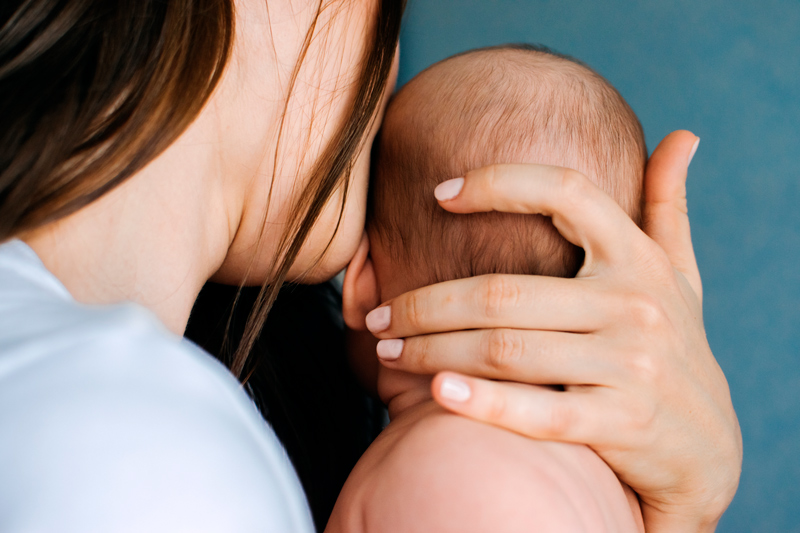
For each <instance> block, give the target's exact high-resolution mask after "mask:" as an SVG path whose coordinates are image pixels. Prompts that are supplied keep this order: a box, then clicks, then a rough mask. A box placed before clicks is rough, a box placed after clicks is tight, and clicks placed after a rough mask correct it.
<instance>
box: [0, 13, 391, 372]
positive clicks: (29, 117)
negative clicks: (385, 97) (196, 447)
mask: <svg viewBox="0 0 800 533" xmlns="http://www.w3.org/2000/svg"><path fill="white" fill-rule="evenodd" d="M265 1H266V0H265ZM341 1H345V0H341ZM404 5H405V0H381V1H380V3H379V7H378V11H377V15H376V17H377V25H376V29H375V31H374V32H373V40H372V43H370V44H371V45H370V46H368V47H367V52H366V56H365V58H364V60H363V66H362V71H361V75H360V80H359V84H358V91H357V95H356V98H355V100H354V101H353V103H352V105H351V108H350V112H349V114H348V117H347V120H346V122H345V124H344V126H343V127H342V128H341V129H340V130H339V132H338V133H337V135H336V136H335V137H334V139H333V140H332V141H331V142H330V144H329V145H328V146H327V147H326V149H325V150H324V152H323V154H322V156H321V157H320V158H319V160H318V161H317V163H316V165H315V168H314V171H313V173H312V178H311V180H310V181H309V183H308V185H307V186H306V187H305V189H304V191H303V194H302V195H301V200H300V202H299V203H298V205H296V206H295V207H294V209H293V212H292V215H291V218H290V224H289V229H288V230H287V231H286V232H285V233H284V235H283V236H282V239H281V245H280V248H279V253H278V254H277V256H276V257H275V259H274V261H273V265H271V266H272V270H271V271H272V272H274V273H275V275H274V277H273V280H272V281H271V283H269V284H265V285H264V286H263V287H262V290H261V293H260V294H259V297H258V299H257V301H256V304H255V306H254V308H253V310H252V312H251V315H250V319H249V320H248V324H247V328H246V331H245V334H244V336H243V338H242V340H241V342H240V344H239V346H238V348H237V350H236V352H235V354H234V355H233V357H231V358H230V359H229V360H228V363H229V365H230V366H231V370H232V371H233V373H234V374H235V375H237V376H238V375H240V374H241V372H242V370H243V369H244V367H245V363H246V361H247V356H248V353H249V352H250V349H251V348H252V345H253V342H254V341H255V338H256V337H257V336H258V333H259V331H260V329H261V325H262V324H263V322H264V320H265V319H266V316H267V314H268V312H269V309H270V307H271V305H272V303H273V302H274V300H275V297H276V295H277V293H278V290H279V289H280V287H281V285H282V284H283V282H284V280H285V279H286V275H287V273H288V271H289V268H290V267H291V265H292V263H293V262H294V260H295V259H296V257H297V254H298V252H299V250H300V248H301V247H302V245H303V243H304V242H305V240H306V238H307V236H308V234H309V231H310V230H311V227H312V226H313V225H314V222H315V221H316V220H317V218H318V217H319V215H320V213H321V211H322V209H323V207H324V206H325V204H326V203H327V201H328V200H329V199H330V198H331V196H332V195H333V194H334V193H335V192H336V191H337V190H339V189H340V188H342V187H343V188H344V190H345V194H344V195H343V198H345V197H346V189H347V186H348V183H349V179H348V178H349V171H350V166H351V164H352V161H353V160H354V157H355V156H356V154H357V153H358V150H359V148H360V147H361V144H362V143H363V141H364V137H365V133H366V131H367V129H368V127H369V126H370V124H371V121H372V120H373V119H374V116H375V111H376V109H377V107H378V104H379V102H380V99H381V95H382V93H383V88H384V87H385V84H386V80H387V79H388V76H389V72H390V69H391V63H392V59H393V56H394V53H395V48H396V45H397V41H398V38H399V32H400V20H401V18H402V13H403V8H404ZM322 7H323V6H322V0H321V1H320V4H319V6H318V10H317V11H318V14H319V12H320V11H321V10H322ZM314 31H315V24H314V23H312V25H311V27H310V28H309V30H308V34H307V36H306V43H305V48H304V50H303V53H302V54H301V56H300V59H299V60H298V65H297V66H296V67H295V75H296V74H297V72H298V70H299V67H300V64H299V63H300V62H301V61H302V60H303V57H304V55H305V51H306V50H307V49H308V45H309V43H310V40H311V38H312V36H313V34H314ZM233 37H234V7H233V3H232V1H231V0H170V1H164V0H115V1H113V2H108V1H106V0H16V1H14V0H5V1H4V2H3V3H2V6H0V242H2V241H4V240H7V239H9V238H11V237H14V236H16V235H19V234H21V233H23V232H26V231H30V230H32V229H35V228H37V227H39V226H41V225H43V224H46V223H48V222H51V221H54V220H57V219H59V218H61V217H64V216H66V215H68V214H70V213H73V212H75V211H76V210H78V209H80V208H81V207H83V206H85V205H87V204H89V203H91V202H92V201H94V200H95V199H97V198H99V197H100V196H102V195H103V194H105V193H106V192H108V191H109V190H111V189H113V188H114V187H116V186H117V185H119V184H120V183H122V182H123V181H125V180H126V179H127V178H129V177H130V176H132V175H133V174H135V173H136V172H137V171H138V170H140V169H141V168H142V167H144V166H145V165H146V164H147V163H148V162H150V161H151V160H152V159H153V158H155V157H156V156H157V155H158V154H160V153H161V152H162V151H163V150H164V149H166V148H167V147H168V146H169V145H170V144H171V143H172V142H173V141H175V139H177V138H178V136H179V135H180V134H181V133H182V132H183V131H184V130H185V129H186V127H187V126H188V125H189V124H190V123H191V122H192V121H193V120H194V119H195V118H196V116H197V115H198V114H199V112H200V110H201V109H202V107H203V105H204V104H205V102H206V101H207V100H208V98H209V96H210V95H211V93H212V92H213V90H214V88H215V87H216V84H217V82H218V81H219V79H220V77H221V75H222V71H223V69H224V67H225V64H226V61H227V59H228V56H229V54H230V50H231V46H232V42H233ZM342 201H343V202H344V200H342Z"/></svg>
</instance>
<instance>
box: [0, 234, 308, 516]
mask: <svg viewBox="0 0 800 533" xmlns="http://www.w3.org/2000/svg"><path fill="white" fill-rule="evenodd" d="M4 246H5V245H4ZM21 252H23V255H24V250H21ZM8 255H10V254H5V255H4V254H3V250H2V247H0V435H3V438H0V516H3V517H4V518H3V521H4V524H15V526H14V527H12V528H11V529H9V530H10V531H34V530H35V531H40V530H41V531H49V530H54V531H55V530H58V531H78V530H80V531H94V530H97V531H100V530H103V531H123V530H124V531H128V530H130V531H134V530H136V531H185V530H191V531H272V530H275V531H311V522H310V516H309V514H308V510H307V507H306V504H305V500H304V497H303V494H302V489H301V488H300V485H299V483H298V481H297V478H296V476H295V475H294V472H293V470H292V467H291V464H290V463H289V461H288V458H287V457H286V454H285V452H284V451H283V449H282V447H281V446H280V444H279V443H278V441H277V439H276V438H275V436H274V434H273V433H272V431H271V430H270V429H269V427H268V426H267V425H266V424H265V423H264V421H263V419H262V418H261V416H260V415H259V413H258V412H257V411H256V409H255V407H254V406H253V404H252V402H250V401H249V399H248V398H247V396H246V395H245V394H244V392H243V391H242V389H241V387H240V386H239V384H238V383H237V382H236V380H235V379H234V378H233V377H232V376H231V375H230V374H229V373H228V372H227V370H226V369H225V368H224V367H222V365H220V364H219V363H218V362H217V361H216V360H215V359H213V358H212V357H210V356H209V355H207V354H205V353H204V352H202V350H200V349H199V348H197V347H196V346H194V345H192V344H191V343H189V342H187V341H183V340H181V339H180V338H179V337H177V336H175V335H172V334H170V333H169V332H168V331H167V330H166V329H165V328H164V327H163V326H162V325H161V323H160V322H159V321H158V320H157V319H156V318H155V317H154V316H153V315H152V314H150V313H149V312H148V311H147V310H145V309H143V308H141V307H139V306H136V305H133V304H123V305H118V306H103V307H99V306H83V305H81V304H79V303H77V302H75V301H74V300H72V299H71V298H70V297H69V295H68V293H67V294H65V293H63V292H61V291H60V290H59V288H58V286H57V285H56V284H54V282H53V280H51V279H48V278H47V276H46V273H42V272H38V273H37V272H36V269H37V268H38V267H37V265H36V263H35V262H33V261H30V258H28V262H27V264H25V265H24V268H19V267H21V265H19V264H17V265H9V263H14V261H11V259H13V258H11V259H10V258H9V257H8ZM17 259H19V258H17ZM17 263H19V261H17ZM10 266H11V268H10Z"/></svg>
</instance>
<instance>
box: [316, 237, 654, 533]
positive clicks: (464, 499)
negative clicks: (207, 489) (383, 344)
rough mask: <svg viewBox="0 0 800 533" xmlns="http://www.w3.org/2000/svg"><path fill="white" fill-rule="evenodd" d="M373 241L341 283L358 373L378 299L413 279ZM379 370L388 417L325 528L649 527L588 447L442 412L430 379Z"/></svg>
mask: <svg viewBox="0 0 800 533" xmlns="http://www.w3.org/2000/svg"><path fill="white" fill-rule="evenodd" d="M370 242H371V241H370V240H369V239H367V237H366V236H365V237H364V238H363V239H362V241H361V245H360V246H359V249H358V251H357V252H356V255H355V256H354V257H353V259H352V260H351V261H350V264H349V265H348V267H347V273H346V274H345V279H344V284H343V288H342V302H343V309H342V310H343V315H344V319H345V321H346V323H347V324H348V326H349V327H350V328H351V329H349V330H348V350H349V355H350V357H351V360H352V363H353V367H354V369H356V370H363V369H365V367H366V368H369V367H370V366H373V367H374V366H375V358H374V353H375V345H376V343H377V342H378V341H377V339H376V338H375V337H373V336H372V335H371V334H370V333H369V332H368V331H366V328H365V327H364V323H365V316H366V313H367V311H369V310H370V309H371V308H372V307H373V306H374V303H373V302H374V301H382V300H385V299H391V298H393V297H396V296H399V295H400V294H402V293H403V292H405V291H407V290H408V289H409V288H410V287H414V286H416V284H415V283H414V282H413V276H410V275H409V272H408V271H407V270H405V269H402V268H398V267H397V265H394V264H393V262H392V261H391V257H390V256H389V255H388V254H387V253H385V250H384V248H383V246H382V245H381V244H382V243H381V242H380V241H379V240H377V239H376V240H374V241H372V242H374V244H372V245H371V246H370V244H369V243H370ZM375 374H376V375H375V376H373V379H377V393H378V395H379V396H380V398H381V400H382V401H383V402H384V403H385V404H386V405H387V407H388V409H389V416H390V418H391V423H390V424H389V426H388V427H387V428H386V429H384V430H383V431H382V432H381V434H380V436H379V437H378V439H377V440H376V441H375V442H374V443H373V444H372V445H371V446H370V448H369V449H368V450H367V451H366V452H365V454H364V455H363V456H362V458H361V459H360V461H359V463H358V466H357V467H356V468H355V469H354V470H353V472H352V473H351V475H350V477H349V478H348V480H347V483H346V485H345V486H344V488H343V489H342V493H341V495H340V497H339V500H338V501H337V505H336V507H335V509H334V511H333V514H332V516H331V519H330V522H329V523H328V527H327V529H326V530H327V531H329V532H331V533H332V532H334V531H346V532H348V533H357V532H359V531H363V532H368V531H380V532H397V533H400V532H406V531H409V532H410V531H437V532H447V531H453V532H460V533H468V532H472V531H474V532H476V533H477V532H482V531H496V532H509V533H511V532H516V531H520V532H521V531H530V530H531V528H532V527H533V526H535V530H536V531H540V532H545V531H553V532H562V531H576V532H577V531H583V532H587V533H588V532H597V533H603V532H615V533H622V532H630V533H633V532H639V531H644V525H643V523H642V518H641V511H640V509H639V502H638V499H637V497H636V495H635V494H633V493H632V491H630V489H627V487H624V486H623V485H622V484H621V483H620V482H619V480H618V479H617V477H616V476H615V475H614V473H613V472H612V471H611V469H610V468H609V467H608V465H607V464H606V463H605V462H603V460H602V459H600V458H599V457H598V456H597V454H595V453H594V452H593V451H592V450H591V449H590V448H588V447H586V446H583V445H576V444H567V443H563V442H552V441H543V440H534V439H528V438H526V437H524V436H522V435H519V434H516V433H512V432H509V431H505V430H504V429H501V428H499V427H496V426H492V425H489V424H482V423H479V422H476V421H473V420H469V419H467V418H464V417H461V416H458V415H456V414H453V413H451V412H448V411H445V410H443V409H442V408H441V407H440V406H438V405H437V404H436V402H434V401H433V399H432V397H431V394H430V383H431V376H423V375H418V374H409V373H405V372H400V371H398V370H393V369H390V368H386V367H382V368H378V369H377V373H375ZM371 385H372V386H374V385H375V381H373V382H372V383H371ZM409 509H413V512H409Z"/></svg>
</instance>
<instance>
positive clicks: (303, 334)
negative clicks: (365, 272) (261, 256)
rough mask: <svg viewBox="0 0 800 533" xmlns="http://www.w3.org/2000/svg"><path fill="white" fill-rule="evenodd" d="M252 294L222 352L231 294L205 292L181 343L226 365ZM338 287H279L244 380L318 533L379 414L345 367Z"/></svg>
mask: <svg viewBox="0 0 800 533" xmlns="http://www.w3.org/2000/svg"><path fill="white" fill-rule="evenodd" d="M258 290H259V288H258V287H246V288H244V289H243V290H242V294H241V296H240V300H239V304H238V305H237V308H236V311H235V313H234V315H233V318H232V321H231V327H230V333H229V338H228V340H227V343H226V346H227V347H228V350H227V351H226V352H223V335H224V331H225V323H226V321H227V320H228V317H229V316H230V312H231V305H232V302H233V299H234V297H235V295H236V291H237V288H236V287H228V286H223V285H218V284H214V283H209V284H207V285H206V286H205V287H204V288H203V291H202V292H201V293H200V296H199V297H198V300H197V302H196V303H195V307H194V309H193V310H192V315H191V318H190V319H189V324H188V327H187V329H186V336H187V337H188V338H189V339H191V340H193V341H194V342H196V343H197V344H199V345H200V346H201V347H202V348H204V349H205V350H207V351H208V352H209V353H211V354H214V355H215V356H217V357H219V358H221V359H222V360H223V362H225V360H226V359H225V358H226V354H228V353H230V352H232V351H233V350H234V349H235V347H236V346H237V344H238V342H239V339H240V338H241V335H242V332H243V330H244V324H245V321H246V320H247V315H248V313H249V311H250V309H251V307H252V303H253V301H254V300H255V297H256V295H257V294H258ZM341 308H342V301H341V292H340V290H339V288H338V285H337V284H336V282H328V283H323V284H321V285H311V286H304V285H290V286H287V287H285V288H284V289H283V290H282V291H281V294H280V296H279V297H278V299H277V301H276V302H275V305H274V307H273V308H272V310H271V311H270V315H269V318H268V320H267V323H266V325H265V327H264V330H263V331H262V333H261V336H260V337H259V339H258V341H257V342H256V344H255V347H254V349H253V353H252V354H251V356H250V357H251V361H253V362H254V363H255V366H254V367H252V366H248V367H247V368H246V370H245V372H244V373H243V376H246V375H247V374H248V372H249V369H251V368H254V370H253V373H252V375H251V377H250V378H249V379H248V381H247V389H248V391H249V392H250V394H251V395H252V396H253V398H254V400H255V401H256V404H257V405H258V406H259V409H261V412H262V414H263V415H264V418H266V420H267V421H268V422H269V423H270V424H271V425H272V427H273V429H274V430H275V432H276V433H277V435H278V438H279V439H280V440H281V442H282V443H283V445H284V446H285V447H286V450H287V452H288V454H289V457H290V458H291V460H292V462H293V464H294V467H295V469H296V470H297V474H298V476H299V477H300V480H301V482H302V484H303V488H304V490H305V492H306V496H307V497H308V503H309V505H310V506H311V510H312V513H313V516H314V522H315V524H316V527H317V530H318V531H322V530H323V529H324V528H325V525H326V523H327V521H328V517H329V516H330V513H331V510H332V509H333V505H334V503H335V502H336V498H337V496H338V494H339V491H340V490H341V488H342V485H343V484H344V481H345V479H347V476H348V474H349V473H350V470H351V469H352V468H353V466H354V465H355V463H356V461H358V459H359V457H360V456H361V454H362V453H363V452H364V450H366V449H367V447H368V446H369V444H370V443H371V442H372V440H373V439H374V438H375V436H376V435H377V434H378V432H380V430H381V427H382V424H383V420H384V409H383V406H382V405H381V404H380V402H378V401H376V400H373V399H372V398H370V397H369V396H368V395H367V394H366V393H365V392H364V391H363V390H362V389H361V387H360V386H359V385H358V383H357V382H356V381H355V378H354V377H353V375H352V373H351V372H350V369H349V367H348V364H347V358H346V355H345V350H344V348H345V343H344V323H343V321H342V316H341Z"/></svg>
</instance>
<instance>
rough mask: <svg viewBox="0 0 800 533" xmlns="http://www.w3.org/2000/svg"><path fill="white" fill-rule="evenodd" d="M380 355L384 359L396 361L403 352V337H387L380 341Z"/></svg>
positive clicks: (378, 349) (378, 350) (378, 348)
mask: <svg viewBox="0 0 800 533" xmlns="http://www.w3.org/2000/svg"><path fill="white" fill-rule="evenodd" d="M376 350H377V352H378V357H380V358H381V359H383V360H384V361H394V360H395V359H397V358H398V357H400V354H401V353H403V339H387V340H384V341H380V342H378V347H377V348H376Z"/></svg>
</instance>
